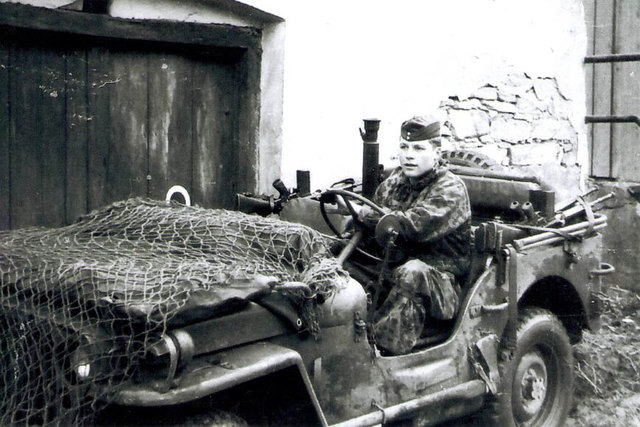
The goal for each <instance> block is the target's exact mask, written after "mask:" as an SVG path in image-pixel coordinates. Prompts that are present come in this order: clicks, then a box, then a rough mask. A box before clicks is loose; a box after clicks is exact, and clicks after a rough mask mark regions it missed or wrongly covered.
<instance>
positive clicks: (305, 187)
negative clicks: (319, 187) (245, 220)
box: [296, 170, 311, 196]
mask: <svg viewBox="0 0 640 427" xmlns="http://www.w3.org/2000/svg"><path fill="white" fill-rule="evenodd" d="M296 188H297V189H298V195H299V196H307V195H309V194H311V176H310V174H309V171H302V170H298V171H296Z"/></svg>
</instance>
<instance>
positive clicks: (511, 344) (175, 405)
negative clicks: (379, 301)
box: [99, 155, 613, 426]
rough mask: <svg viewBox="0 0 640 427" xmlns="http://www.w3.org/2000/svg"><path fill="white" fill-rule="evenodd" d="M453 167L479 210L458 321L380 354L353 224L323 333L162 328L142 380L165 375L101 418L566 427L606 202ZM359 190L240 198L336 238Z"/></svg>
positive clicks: (253, 327)
mask: <svg viewBox="0 0 640 427" xmlns="http://www.w3.org/2000/svg"><path fill="white" fill-rule="evenodd" d="M453 157H454V158H452V159H451V160H452V163H453V166H452V168H453V170H454V172H455V173H457V174H459V176H461V177H462V179H463V181H464V182H465V184H466V186H467V188H468V191H469V194H470V199H471V204H472V211H473V214H474V218H473V230H474V237H473V255H472V262H471V265H472V267H471V271H470V272H469V274H468V277H467V278H466V280H465V281H464V283H463V286H462V288H463V295H462V297H461V301H462V303H461V307H460V310H459V313H458V315H457V317H456V318H455V319H454V320H453V321H450V322H440V324H436V323H435V322H431V323H430V324H429V327H427V328H425V331H424V333H423V337H422V338H421V339H420V341H419V342H418V344H417V345H416V347H415V348H414V349H413V350H412V351H411V352H410V353H409V354H405V355H400V356H388V355H385V354H384V352H381V351H380V350H379V349H378V348H377V347H376V344H375V337H372V336H371V334H370V329H369V328H368V326H369V325H368V321H369V319H370V315H369V314H370V313H371V310H375V307H372V306H373V305H375V303H374V302H372V295H374V294H375V293H376V292H377V291H379V289H376V288H377V287H384V286H385V283H384V280H382V279H381V278H380V277H377V274H378V272H377V271H376V270H375V268H378V271H379V269H384V268H385V267H387V268H388V266H385V265H384V263H385V262H386V261H387V260H386V259H385V258H384V257H376V254H372V253H366V251H365V253H361V249H362V248H361V247H360V246H362V245H361V241H362V239H363V238H366V234H367V230H366V229H364V228H358V227H356V230H357V231H356V233H355V234H353V235H352V236H346V237H350V240H349V241H348V242H346V241H343V244H342V245H337V247H338V248H339V250H337V251H336V256H337V257H338V259H339V261H340V262H341V263H346V262H349V260H353V262H354V263H356V264H357V263H358V262H360V263H361V264H367V265H368V266H369V272H370V273H371V274H369V275H367V274H362V275H358V273H357V272H355V271H356V269H353V268H351V269H349V271H350V272H354V273H353V274H352V277H351V279H350V280H349V282H348V285H347V286H346V287H344V288H343V289H341V290H339V291H338V292H336V293H335V295H333V296H332V297H331V298H327V299H324V300H322V301H317V308H318V319H319V328H320V334H319V336H318V337H314V336H312V335H311V334H308V333H304V332H303V331H301V328H300V319H299V317H298V316H297V315H296V313H295V309H293V308H291V307H288V308H286V309H280V310H276V311H274V310H273V309H272V308H273V307H267V306H265V305H264V304H261V302H260V301H259V300H257V301H252V302H250V303H249V304H247V305H244V306H241V307H240V308H238V309H235V310H230V311H227V312H225V313H224V314H222V315H217V316H215V317H212V318H209V319H205V320H201V321H198V322H196V323H192V324H188V325H186V326H182V327H180V328H177V329H174V330H168V331H166V333H165V341H164V342H165V345H164V347H163V348H162V349H161V350H156V352H157V354H156V355H155V356H158V355H160V356H162V355H164V359H163V360H164V362H163V363H164V366H160V367H158V366H157V365H156V366H155V367H152V369H151V370H152V371H155V372H156V373H157V372H162V375H161V376H160V378H158V377H157V376H149V377H144V376H143V377H138V379H137V381H132V382H131V383H129V384H128V385H126V386H125V387H122V388H120V389H119V390H118V392H117V393H115V394H114V395H113V396H110V397H109V402H110V404H111V409H108V410H107V411H106V412H105V413H104V414H105V415H103V416H101V418H100V420H99V421H100V422H101V423H104V424H112V423H119V422H124V423H126V424H134V423H136V422H140V423H142V424H151V423H152V420H153V419H158V420H161V421H162V420H163V421H162V422H167V423H177V424H181V423H184V424H192V423H197V422H204V423H211V424H216V422H221V421H220V420H221V418H216V417H214V415H216V414H217V415H216V416H219V414H220V413H223V412H215V411H218V409H216V410H215V411H214V412H212V411H213V410H212V409H211V408H222V409H224V411H226V412H224V413H223V414H225V413H226V414H233V415H229V416H228V417H227V418H222V420H223V421H222V423H223V424H228V423H230V422H232V424H233V423H241V420H244V422H247V423H249V424H258V425H336V426H366V425H379V424H383V425H384V424H397V423H413V424H416V425H434V424H439V423H441V422H443V421H445V420H449V419H453V418H457V417H460V416H463V415H467V414H472V413H478V412H479V411H481V412H482V414H483V417H486V418H487V419H489V420H491V421H492V422H494V423H495V424H497V425H526V426H552V425H556V426H557V425H562V424H563V422H564V420H565V419H566V417H567V415H568V412H569V410H570V408H571V399H572V390H573V356H572V348H571V345H572V344H574V343H576V342H578V341H579V340H580V338H581V333H582V331H583V330H584V329H589V330H596V329H597V328H598V326H599V315H600V305H599V299H598V294H599V291H600V286H601V284H600V280H601V277H602V276H603V275H606V274H608V273H610V272H612V271H613V267H612V266H611V265H609V264H606V263H603V262H601V261H600V259H599V258H598V253H599V250H600V244H601V239H600V235H599V231H600V230H602V229H603V228H604V227H605V226H606V217H605V216H603V215H600V214H597V213H594V212H593V211H594V209H592V207H595V205H596V204H597V203H598V202H600V201H601V200H602V199H598V200H595V201H592V202H588V201H585V200H584V198H579V199H576V200H575V201H573V202H571V203H565V204H562V205H558V204H556V203H555V201H554V200H553V192H552V191H550V190H549V189H548V188H545V187H544V186H542V185H541V184H540V183H539V182H538V181H537V179H536V178H533V177H527V176H522V175H517V174H512V173H506V172H501V171H495V170H490V169H486V168H485V169H483V168H477V167H475V168H473V167H468V166H463V165H464V162H458V163H459V164H458V165H457V166H456V163H457V162H456V161H455V160H456V159H455V155H454V156H453ZM461 164H462V165H461ZM280 184H281V183H280ZM280 186H281V185H280ZM357 188H358V186H357V185H356V184H355V183H354V182H353V181H349V180H345V181H343V182H341V183H338V184H337V185H335V186H334V187H332V188H329V189H327V190H325V191H323V192H319V193H314V194H310V195H303V194H298V195H297V194H295V193H293V194H292V193H291V192H286V194H285V195H284V197H280V198H279V199H275V198H274V197H266V196H265V197H253V199H252V197H251V196H250V195H242V196H239V201H240V203H239V206H240V208H241V209H242V210H245V211H248V212H260V213H262V214H265V215H267V214H269V213H272V212H273V211H274V210H277V211H278V215H279V217H280V219H284V220H289V221H295V222H302V223H305V224H306V225H309V226H311V227H313V228H315V229H317V230H320V231H321V232H323V233H326V234H327V235H329V234H332V233H333V234H337V235H338V236H340V237H345V236H343V233H344V231H345V224H347V223H348V222H349V221H347V220H348V219H349V217H350V216H354V217H355V218H356V222H357V215H356V214H355V211H356V210H357V209H354V208H353V206H352V203H356V204H369V205H371V204H372V203H371V202H370V201H369V200H367V199H366V198H365V197H363V196H362V195H361V194H359V193H357V192H354V190H357ZM281 196H282V194H281ZM252 202H253V203H252ZM345 206H346V207H347V211H346V212H345V210H344V207H345ZM274 207H277V209H274ZM374 208H375V206H374ZM365 249H366V248H365ZM383 255H384V254H383ZM358 259H359V260H360V261H358ZM363 259H364V260H365V261H363ZM372 266H374V267H372ZM376 266H377V267H376ZM352 267H353V265H352ZM372 269H373V272H371V270H372ZM365 270H366V269H365ZM356 279H358V280H356ZM300 286H304V284H300ZM267 305H268V304H267ZM155 359H156V363H157V360H158V357H156V358H155ZM203 414H210V415H211V416H210V417H207V416H203ZM169 420H170V421H169ZM216 420H217V421H216Z"/></svg>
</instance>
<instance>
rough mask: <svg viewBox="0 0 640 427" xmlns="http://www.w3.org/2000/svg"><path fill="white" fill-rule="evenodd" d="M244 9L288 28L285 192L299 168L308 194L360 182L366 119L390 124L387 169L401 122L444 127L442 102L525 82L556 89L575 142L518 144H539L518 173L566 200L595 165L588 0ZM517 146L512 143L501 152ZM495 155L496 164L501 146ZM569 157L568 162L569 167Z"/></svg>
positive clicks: (267, 4) (328, 0)
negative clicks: (590, 155)
mask: <svg viewBox="0 0 640 427" xmlns="http://www.w3.org/2000/svg"><path fill="white" fill-rule="evenodd" d="M244 2H245V3H247V4H251V5H253V6H255V7H257V8H260V9H263V10H265V11H268V12H270V13H273V14H276V15H278V16H281V17H283V18H284V19H285V20H286V26H287V34H286V43H285V46H286V57H285V88H284V91H285V95H284V140H283V147H282V152H283V157H282V178H283V180H284V181H285V182H286V183H287V184H289V185H294V184H295V171H296V170H297V169H305V170H310V171H311V178H312V189H314V188H320V187H323V186H326V185H328V184H331V183H332V182H334V181H336V180H338V179H341V178H344V177H346V176H353V177H356V178H359V177H360V175H361V168H362V166H361V162H362V154H361V150H362V142H361V139H360V136H359V134H358V128H359V127H361V126H362V119H363V118H369V117H376V118H379V119H381V120H382V122H381V129H380V134H379V138H378V141H379V142H380V152H381V162H383V163H385V164H387V165H391V164H393V162H394V160H392V159H391V157H392V156H394V155H395V152H396V147H397V141H398V135H399V127H400V124H401V123H402V121H403V120H406V119H407V118H409V117H411V116H413V115H417V114H424V113H426V112H432V111H435V110H438V111H440V113H441V114H443V115H444V117H445V118H448V116H447V114H449V112H448V109H447V108H448V107H447V106H446V105H443V104H442V103H443V101H446V100H448V99H450V98H451V97H454V98H457V99H458V100H464V99H468V98H470V97H471V96H472V94H474V93H476V92H477V91H478V90H479V89H480V88H483V87H485V86H487V85H489V86H498V85H500V84H503V83H504V82H506V81H508V80H509V78H510V76H525V77H526V78H527V79H529V80H531V81H543V80H544V81H553V82H554V85H555V87H556V91H557V92H558V93H561V94H562V103H563V108H565V109H566V111H565V113H563V114H566V120H565V121H566V123H565V124H566V125H567V126H568V127H570V128H571V129H570V131H571V134H572V136H571V139H570V142H569V144H570V147H567V145H566V144H567V143H566V141H565V139H564V138H555V137H554V136H553V135H550V136H549V137H548V138H547V139H548V140H549V141H547V142H550V144H549V145H548V148H546V149H545V148H541V147H540V146H538V145H539V144H536V143H537V142H540V141H533V139H532V138H528V135H527V137H524V138H522V141H515V142H514V147H515V144H516V143H520V144H521V145H522V144H529V145H531V146H533V145H534V144H535V145H536V146H535V147H533V148H532V151H531V152H530V151H529V150H528V148H527V147H522V146H520V147H515V150H514V151H521V152H524V153H523V155H521V156H520V158H524V157H526V158H527V160H526V163H527V164H526V165H517V167H520V166H523V167H526V168H528V169H530V170H532V171H534V172H539V174H541V175H546V176H547V177H548V178H549V179H550V180H552V181H557V183H558V185H559V186H560V187H561V191H560V192H561V194H562V195H566V196H567V197H568V196H569V195H570V194H575V193H577V192H579V189H578V187H579V184H580V183H581V182H582V181H584V179H583V178H584V175H583V173H582V169H581V167H582V166H583V165H586V164H587V142H586V133H585V126H584V124H583V121H584V116H585V90H584V75H583V65H582V61H583V57H584V55H585V52H586V29H585V24H584V16H583V15H584V14H583V8H582V2H581V1H580V0H521V1H517V2H514V1H512V0H450V1H447V2H434V1H422V0H399V1H395V2H389V1H385V0H350V1H349V2H344V1H339V0H323V1H322V2H310V1H305V2H301V1H296V0H245V1H244ZM515 113H516V111H514V114H515ZM545 113H546V112H545ZM563 120H564V119H563ZM519 123H520V124H522V122H519ZM502 142H503V141H502ZM510 147H511V143H506V145H505V146H504V147H503V148H504V149H503V151H506V149H507V148H510ZM562 147H564V148H562ZM493 148H494V149H495V153H496V155H498V156H499V155H500V153H501V151H500V150H498V148H500V147H498V146H497V145H496V146H494V147H493ZM566 148H570V150H569V151H570V152H571V154H570V156H566V157H565V156H564V153H565V151H563V150H564V149H566ZM489 150H490V151H491V148H489ZM547 151H549V153H551V154H548V153H547ZM540 152H543V153H547V154H545V155H544V156H538V155H537V154H536V153H540ZM538 158H540V159H542V160H543V161H541V162H539V161H537V160H536V159H538ZM499 160H500V159H499ZM500 161H501V162H502V160H500ZM506 163H510V160H509V161H507V162H506ZM567 177H569V178H570V179H567ZM560 198H562V197H559V199H560Z"/></svg>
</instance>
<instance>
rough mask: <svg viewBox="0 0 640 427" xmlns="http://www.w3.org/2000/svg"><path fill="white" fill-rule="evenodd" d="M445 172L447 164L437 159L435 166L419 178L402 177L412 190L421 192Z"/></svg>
mask: <svg viewBox="0 0 640 427" xmlns="http://www.w3.org/2000/svg"><path fill="white" fill-rule="evenodd" d="M446 172H447V162H446V161H445V160H444V159H439V160H438V161H437V162H436V165H435V166H434V168H433V169H431V170H430V171H429V172H427V173H425V174H424V175H422V176H421V177H419V178H415V179H411V178H409V177H407V176H405V175H404V174H403V176H404V178H405V180H406V182H407V183H408V184H409V186H410V187H411V189H412V190H422V189H423V188H425V187H426V186H428V185H429V184H431V183H432V182H433V181H435V180H436V179H438V178H440V177H441V176H442V175H444V174H445V173H446Z"/></svg>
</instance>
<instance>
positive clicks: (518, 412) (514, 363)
mask: <svg viewBox="0 0 640 427" xmlns="http://www.w3.org/2000/svg"><path fill="white" fill-rule="evenodd" d="M499 371H500V378H501V383H500V386H499V388H498V393H497V395H496V396H495V397H494V400H493V401H492V402H491V403H490V405H489V411H488V412H489V416H490V420H491V421H492V422H493V423H494V424H495V425H499V426H512V427H515V426H527V427H543V426H544V427H553V426H562V425H564V422H565V420H566V419H567V416H568V414H569V410H570V409H571V399H572V396H573V352H572V349H571V344H570V343H569V336H568V334H567V331H566V330H565V328H564V326H563V325H562V323H561V322H560V321H559V320H558V318H557V317H556V316H555V315H553V314H552V313H551V312H550V311H548V310H544V309H540V308H526V309H523V310H522V311H521V312H520V315H519V316H518V328H517V344H516V348H515V349H514V350H509V349H507V348H504V347H503V348H501V351H500V355H499Z"/></svg>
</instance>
